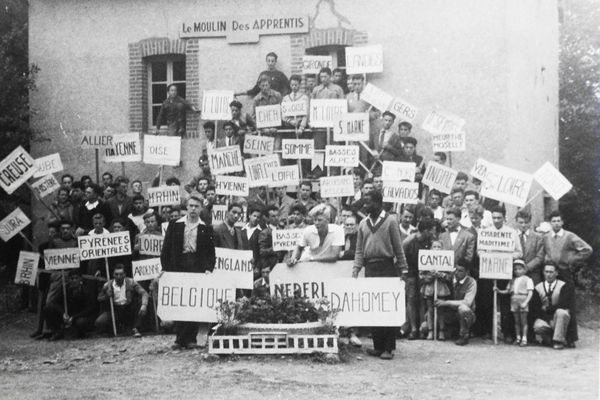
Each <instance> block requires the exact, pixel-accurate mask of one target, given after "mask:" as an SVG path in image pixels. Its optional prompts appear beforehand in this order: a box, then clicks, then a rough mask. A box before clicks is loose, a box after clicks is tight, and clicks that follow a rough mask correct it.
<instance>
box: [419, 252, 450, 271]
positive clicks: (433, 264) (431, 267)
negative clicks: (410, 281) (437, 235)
mask: <svg viewBox="0 0 600 400" xmlns="http://www.w3.org/2000/svg"><path fill="white" fill-rule="evenodd" d="M419 271H438V272H452V271H454V251H452V250H419Z"/></svg>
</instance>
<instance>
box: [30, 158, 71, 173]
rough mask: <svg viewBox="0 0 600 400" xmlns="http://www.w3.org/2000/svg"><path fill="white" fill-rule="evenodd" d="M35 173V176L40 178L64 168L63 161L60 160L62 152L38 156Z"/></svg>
mask: <svg viewBox="0 0 600 400" xmlns="http://www.w3.org/2000/svg"><path fill="white" fill-rule="evenodd" d="M34 163H35V173H34V174H33V177H34V178H40V177H42V176H46V175H50V174H54V173H56V172H60V171H62V170H63V169H64V167H63V164H62V161H61V160H60V154H59V153H54V154H50V155H47V156H44V157H40V158H36V159H35V161H34Z"/></svg>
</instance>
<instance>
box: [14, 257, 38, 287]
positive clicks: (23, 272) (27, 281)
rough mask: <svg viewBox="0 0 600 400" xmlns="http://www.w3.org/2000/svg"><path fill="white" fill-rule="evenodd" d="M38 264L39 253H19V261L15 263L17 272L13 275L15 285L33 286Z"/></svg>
mask: <svg viewBox="0 0 600 400" xmlns="http://www.w3.org/2000/svg"><path fill="white" fill-rule="evenodd" d="M39 262H40V253H34V252H31V251H20V252H19V260H18V261H17V271H16V273H15V283H16V284H17V285H29V286H35V281H36V278H37V270H38V264H39Z"/></svg>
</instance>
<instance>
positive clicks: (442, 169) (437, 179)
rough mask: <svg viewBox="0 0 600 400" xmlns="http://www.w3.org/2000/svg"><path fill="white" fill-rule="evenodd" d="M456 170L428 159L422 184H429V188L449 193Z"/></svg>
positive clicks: (456, 173)
mask: <svg viewBox="0 0 600 400" xmlns="http://www.w3.org/2000/svg"><path fill="white" fill-rule="evenodd" d="M457 175H458V171H456V170H454V169H452V168H449V167H446V166H445V165H442V164H438V163H436V162H433V161H430V162H429V163H427V169H426V170H425V174H424V175H423V181H422V182H423V185H427V186H429V189H436V190H439V191H440V192H442V193H448V194H449V193H450V192H451V191H452V187H453V186H454V181H455V180H456V176H457Z"/></svg>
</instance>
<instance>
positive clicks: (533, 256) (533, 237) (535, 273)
mask: <svg viewBox="0 0 600 400" xmlns="http://www.w3.org/2000/svg"><path fill="white" fill-rule="evenodd" d="M516 222H517V227H518V231H519V241H520V242H521V249H522V250H523V258H522V260H523V261H525V267H526V268H527V275H528V276H529V277H530V278H531V279H532V280H533V284H534V285H537V284H538V283H540V282H541V281H542V271H541V268H542V266H543V263H544V238H543V237H542V236H541V235H540V234H538V233H537V232H535V231H534V230H533V229H531V214H530V213H529V212H527V211H525V210H520V211H519V212H518V213H517V216H516Z"/></svg>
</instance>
